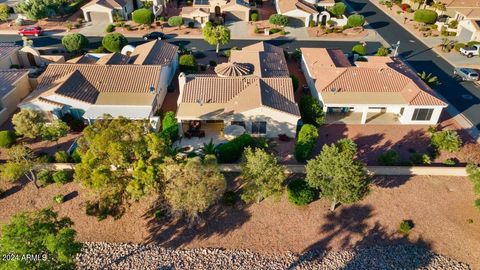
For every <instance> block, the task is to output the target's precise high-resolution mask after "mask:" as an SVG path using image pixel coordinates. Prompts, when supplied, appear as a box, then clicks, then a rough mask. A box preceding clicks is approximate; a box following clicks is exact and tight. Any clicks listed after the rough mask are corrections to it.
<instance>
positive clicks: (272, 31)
mask: <svg viewBox="0 0 480 270" xmlns="http://www.w3.org/2000/svg"><path fill="white" fill-rule="evenodd" d="M280 31H282V29H280V28H270V30H268V33H269V34H270V35H273V34H276V33H278V32H280Z"/></svg>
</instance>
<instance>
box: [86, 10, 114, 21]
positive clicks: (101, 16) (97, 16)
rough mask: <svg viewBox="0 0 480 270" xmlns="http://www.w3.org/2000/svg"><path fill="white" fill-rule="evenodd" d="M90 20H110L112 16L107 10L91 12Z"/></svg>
mask: <svg viewBox="0 0 480 270" xmlns="http://www.w3.org/2000/svg"><path fill="white" fill-rule="evenodd" d="M89 15H90V21H92V22H109V21H110V17H109V16H108V13H106V12H89Z"/></svg>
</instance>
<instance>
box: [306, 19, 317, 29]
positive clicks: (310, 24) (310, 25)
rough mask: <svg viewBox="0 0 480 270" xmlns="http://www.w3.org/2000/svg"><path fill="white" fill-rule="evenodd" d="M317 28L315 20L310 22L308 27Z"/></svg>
mask: <svg viewBox="0 0 480 270" xmlns="http://www.w3.org/2000/svg"><path fill="white" fill-rule="evenodd" d="M315 26H316V25H315V21H314V20H310V21H309V22H308V27H315Z"/></svg>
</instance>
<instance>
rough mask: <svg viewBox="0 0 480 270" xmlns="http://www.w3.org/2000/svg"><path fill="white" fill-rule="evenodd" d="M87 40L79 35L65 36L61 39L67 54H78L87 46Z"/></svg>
mask: <svg viewBox="0 0 480 270" xmlns="http://www.w3.org/2000/svg"><path fill="white" fill-rule="evenodd" d="M88 43H89V42H88V39H87V38H86V37H85V36H84V35H82V34H79V33H72V34H68V35H65V36H64V37H63V38H62V45H63V47H65V49H66V50H67V51H68V52H73V53H79V52H81V51H82V50H83V49H84V48H85V47H87V46H88Z"/></svg>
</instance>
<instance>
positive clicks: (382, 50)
mask: <svg viewBox="0 0 480 270" xmlns="http://www.w3.org/2000/svg"><path fill="white" fill-rule="evenodd" d="M389 53H390V52H389V50H388V48H385V47H383V46H382V47H380V48H378V50H377V53H375V55H376V56H387V55H388V54H389Z"/></svg>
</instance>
